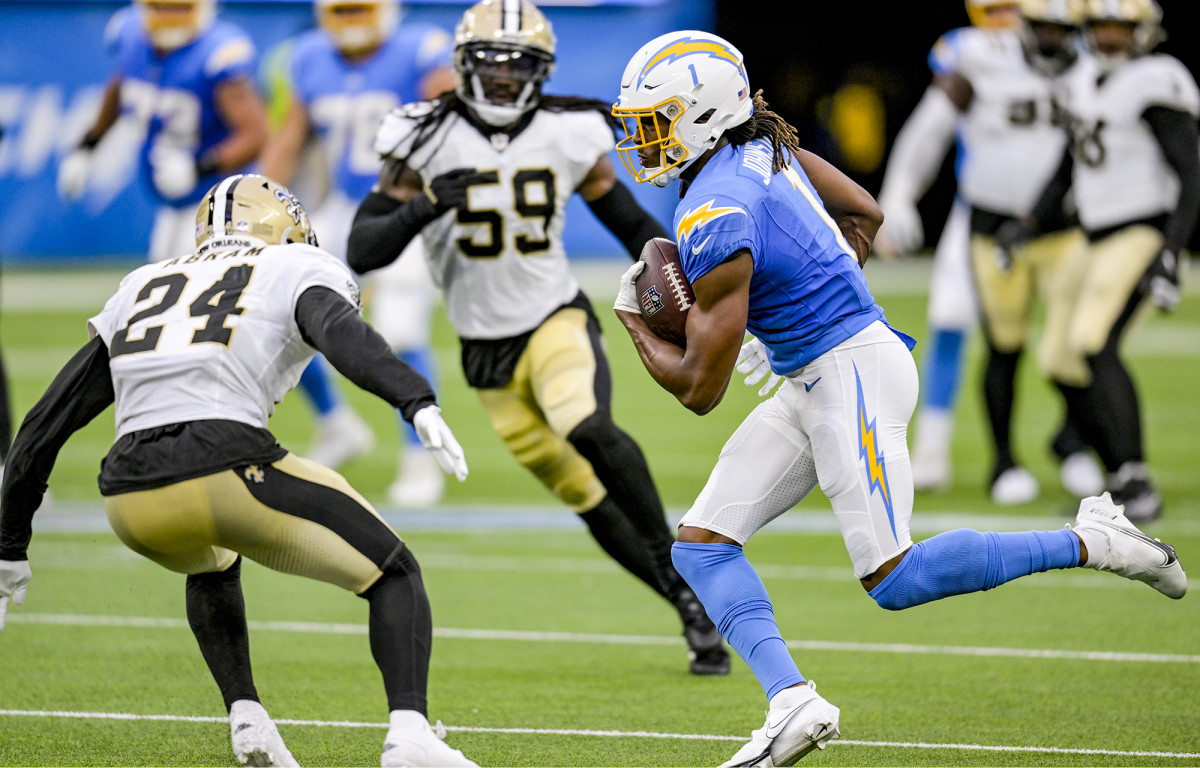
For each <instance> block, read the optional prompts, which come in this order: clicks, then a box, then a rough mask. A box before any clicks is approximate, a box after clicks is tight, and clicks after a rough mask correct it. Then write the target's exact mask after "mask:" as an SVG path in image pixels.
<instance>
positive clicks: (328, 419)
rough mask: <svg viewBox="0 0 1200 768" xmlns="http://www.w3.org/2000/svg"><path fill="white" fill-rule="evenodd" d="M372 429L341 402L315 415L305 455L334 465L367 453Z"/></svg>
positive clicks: (338, 465) (326, 464) (369, 448)
mask: <svg viewBox="0 0 1200 768" xmlns="http://www.w3.org/2000/svg"><path fill="white" fill-rule="evenodd" d="M374 447H375V433H374V432H372V431H371V428H370V427H369V426H367V423H366V422H365V421H363V420H362V417H361V416H359V415H358V414H357V413H355V412H354V410H353V409H352V408H351V407H350V406H348V405H346V404H345V403H343V404H341V405H339V406H338V407H337V408H335V409H333V410H332V411H330V412H329V413H327V414H325V415H324V416H322V417H320V418H319V419H317V431H316V435H315V436H314V437H313V442H312V445H310V446H309V449H308V453H307V454H306V455H307V456H308V458H309V459H311V460H312V461H315V462H317V463H318V464H324V465H325V466H327V467H329V468H330V469H337V468H338V467H340V466H342V465H343V464H345V463H346V462H347V461H350V460H351V459H356V458H358V457H359V456H363V455H364V454H367V453H370V452H371V449H372V448H374Z"/></svg>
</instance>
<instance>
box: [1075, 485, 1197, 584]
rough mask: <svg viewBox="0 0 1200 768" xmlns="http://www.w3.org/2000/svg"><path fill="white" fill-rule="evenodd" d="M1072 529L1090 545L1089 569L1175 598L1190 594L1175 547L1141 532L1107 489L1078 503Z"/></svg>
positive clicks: (1086, 564)
mask: <svg viewBox="0 0 1200 768" xmlns="http://www.w3.org/2000/svg"><path fill="white" fill-rule="evenodd" d="M1072 530H1073V531H1075V533H1076V535H1078V536H1079V538H1080V539H1081V540H1082V541H1083V543H1084V545H1086V546H1087V552H1088V557H1087V562H1086V563H1084V565H1085V566H1087V567H1088V568H1095V569H1096V570H1098V571H1111V572H1112V573H1115V574H1117V575H1118V576H1124V577H1125V578H1127V579H1133V580H1135V581H1142V582H1145V583H1146V584H1149V585H1150V586H1152V587H1154V588H1155V589H1157V590H1158V591H1159V592H1162V593H1163V594H1164V595H1166V596H1167V597H1170V598H1173V599H1175V600H1178V599H1179V598H1181V597H1183V596H1184V595H1185V594H1187V588H1188V584H1187V574H1186V573H1184V572H1183V566H1182V565H1180V564H1179V558H1178V557H1176V556H1175V548H1174V547H1172V546H1171V545H1170V544H1163V543H1162V542H1161V541H1159V540H1158V539H1152V538H1150V537H1149V536H1147V535H1146V534H1144V533H1142V532H1141V531H1139V530H1138V529H1137V526H1135V525H1134V524H1133V523H1131V522H1129V520H1128V518H1126V517H1125V513H1124V508H1123V507H1119V506H1117V505H1116V504H1114V503H1113V501H1112V497H1111V496H1109V495H1108V493H1107V492H1106V493H1104V494H1102V495H1100V496H1090V497H1088V498H1086V499H1084V500H1083V501H1081V502H1080V503H1079V514H1078V515H1077V516H1076V517H1075V527H1074V528H1073V529H1072Z"/></svg>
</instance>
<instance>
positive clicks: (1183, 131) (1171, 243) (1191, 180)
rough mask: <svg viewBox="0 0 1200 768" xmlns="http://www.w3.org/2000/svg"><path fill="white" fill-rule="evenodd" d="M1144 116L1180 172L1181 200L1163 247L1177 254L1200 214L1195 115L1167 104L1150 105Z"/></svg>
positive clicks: (1170, 221)
mask: <svg viewBox="0 0 1200 768" xmlns="http://www.w3.org/2000/svg"><path fill="white" fill-rule="evenodd" d="M1142 118H1143V119H1144V120H1145V121H1146V122H1147V123H1149V125H1150V130H1151V131H1152V132H1153V133H1154V137H1155V138H1156V139H1158V143H1159V146H1161V147H1162V151H1163V155H1164V156H1165V157H1166V158H1167V163H1169V164H1170V166H1171V167H1172V168H1174V169H1175V173H1176V174H1177V175H1178V176H1179V200H1178V202H1176V204H1175V210H1174V211H1172V212H1171V215H1170V218H1168V219H1167V224H1166V226H1165V227H1164V228H1163V248H1165V249H1166V250H1168V251H1170V252H1171V253H1175V254H1178V253H1179V252H1180V250H1181V249H1183V248H1184V247H1185V246H1187V243H1188V240H1189V238H1191V236H1192V229H1193V228H1194V227H1195V226H1196V216H1197V215H1198V214H1200V153H1198V152H1197V151H1196V146H1197V142H1198V140H1200V139H1198V136H1197V134H1198V131H1197V128H1196V118H1195V117H1193V116H1192V115H1189V114H1188V113H1187V112H1181V111H1179V110H1177V109H1170V108H1168V107H1150V108H1149V109H1147V110H1146V111H1145V112H1144V113H1143V114H1142Z"/></svg>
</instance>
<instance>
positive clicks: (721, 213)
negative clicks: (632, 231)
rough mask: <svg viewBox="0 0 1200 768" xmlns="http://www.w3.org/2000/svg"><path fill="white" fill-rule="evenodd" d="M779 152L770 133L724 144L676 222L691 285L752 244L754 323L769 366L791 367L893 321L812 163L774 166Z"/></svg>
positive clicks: (751, 327)
mask: <svg viewBox="0 0 1200 768" xmlns="http://www.w3.org/2000/svg"><path fill="white" fill-rule="evenodd" d="M771 152H772V151H771V144H770V142H768V141H767V140H765V139H756V140H755V141H752V142H749V143H748V144H745V145H742V146H727V147H724V148H723V149H721V150H719V151H718V152H717V153H716V154H714V155H713V156H712V158H711V159H710V160H709V161H708V163H707V164H706V165H705V166H704V168H703V169H701V171H700V173H699V174H698V175H697V176H696V178H695V179H693V180H692V184H691V186H690V187H688V190H687V193H686V194H685V195H684V197H683V199H682V200H681V201H680V202H679V205H678V207H676V209H675V222H674V227H675V239H676V242H677V243H678V244H679V255H680V259H681V260H682V262H683V270H684V274H685V275H686V276H687V278H688V280H689V281H692V282H695V281H696V280H697V279H699V278H700V277H702V276H704V275H705V274H706V273H707V272H708V271H709V270H710V269H712V268H713V267H715V266H717V265H719V264H721V263H723V262H725V261H726V260H728V259H729V258H730V257H731V256H733V255H734V254H735V253H737V252H738V251H741V250H743V249H748V250H749V251H750V253H751V255H752V256H753V258H754V275H753V277H752V278H751V280H750V311H749V317H748V319H747V323H746V328H747V330H748V331H750V333H752V334H754V335H755V336H757V337H758V338H759V339H760V340H762V342H763V344H765V345H766V348H767V356H768V358H769V359H770V361H771V369H772V370H773V371H775V372H776V373H781V374H786V373H791V372H792V371H795V370H797V369H798V368H801V367H803V366H804V365H806V364H808V363H809V362H812V361H813V360H814V359H816V358H817V357H819V356H821V355H822V354H824V353H826V352H828V351H829V350H831V349H833V348H834V347H836V346H837V345H838V344H840V343H842V342H843V341H845V340H846V339H848V338H850V337H851V336H853V335H854V334H856V333H858V332H859V331H861V330H862V329H864V328H866V327H867V326H868V325H870V324H871V323H873V322H875V321H876V320H884V321H885V322H886V320H885V318H884V315H883V310H882V309H880V308H879V307H878V306H877V305H876V304H875V300H874V298H872V296H871V292H870V290H869V289H868V288H867V281H866V279H865V278H864V277H863V273H862V270H861V269H860V268H859V266H858V259H857V257H856V256H855V254H854V249H853V248H851V247H850V244H849V243H847V242H846V239H845V237H843V236H842V233H841V230H839V229H838V226H837V223H836V222H834V220H833V217H831V216H830V215H829V213H828V212H826V210H825V206H824V204H823V203H822V202H821V198H820V197H819V196H818V195H817V192H816V190H815V189H813V186H812V183H811V182H810V181H809V180H808V176H807V175H806V174H805V173H804V170H803V169H802V168H800V166H799V165H798V164H797V163H795V162H793V163H792V164H791V165H789V166H788V167H786V168H785V169H784V170H783V171H782V172H780V173H773V172H772V170H771V156H772V155H771ZM898 335H900V337H901V338H903V339H905V343H906V344H908V346H909V348H910V349H911V348H912V346H913V343H914V342H913V341H912V339H910V338H908V337H907V336H904V335H903V334H898Z"/></svg>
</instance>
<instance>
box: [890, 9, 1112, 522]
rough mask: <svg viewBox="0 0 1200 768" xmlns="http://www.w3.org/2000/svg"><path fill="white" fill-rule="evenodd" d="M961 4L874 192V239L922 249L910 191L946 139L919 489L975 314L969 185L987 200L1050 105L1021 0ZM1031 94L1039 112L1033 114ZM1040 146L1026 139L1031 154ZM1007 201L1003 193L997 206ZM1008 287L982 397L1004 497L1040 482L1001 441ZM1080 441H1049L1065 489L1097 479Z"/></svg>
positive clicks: (941, 437) (942, 451) (948, 439)
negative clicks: (948, 164) (1034, 65)
mask: <svg viewBox="0 0 1200 768" xmlns="http://www.w3.org/2000/svg"><path fill="white" fill-rule="evenodd" d="M967 14H968V16H969V18H970V20H971V22H972V25H971V26H969V27H962V28H958V29H954V30H951V31H950V32H948V33H946V34H945V35H943V36H942V37H941V38H940V39H939V40H938V42H937V43H936V44H935V46H934V47H933V49H932V51H931V52H930V54H929V65H930V69H931V70H932V71H933V75H934V76H933V82H932V84H931V85H930V86H929V88H928V89H926V91H925V94H924V96H923V97H922V99H921V102H920V103H919V104H918V105H917V108H916V109H914V110H913V113H912V115H911V116H910V117H909V119H908V120H907V121H906V123H905V126H904V127H903V128H902V129H901V131H900V133H899V134H898V135H897V137H896V141H895V143H894V145H893V147H892V150H891V154H890V155H889V160H888V166H887V172H886V174H885V177H884V182H883V186H882V189H881V191H880V195H879V204H880V206H881V207H882V208H883V210H884V214H885V216H886V218H885V221H884V225H883V227H882V228H881V229H880V232H879V238H878V240H877V241H876V247H877V248H878V250H879V251H880V252H881V253H883V254H884V255H896V254H899V253H911V252H913V251H915V250H916V249H918V248H920V246H921V245H922V243H923V239H924V235H923V228H922V225H921V217H920V213H919V212H918V210H917V201H918V200H919V199H920V198H921V196H922V195H924V194H925V192H926V191H927V190H928V189H929V187H930V185H931V184H932V182H933V180H934V178H935V177H936V175H937V172H938V169H939V167H940V166H941V163H942V161H943V158H944V156H945V154H946V151H947V150H948V149H949V147H950V146H951V144H952V143H956V157H955V175H956V177H957V180H958V190H957V194H956V195H955V200H954V204H953V206H952V208H951V211H950V215H949V216H948V218H947V220H946V225H945V228H944V229H943V231H942V234H941V237H940V238H939V239H938V244H937V248H936V250H935V252H934V260H933V266H932V278H931V282H930V288H929V308H928V316H929V324H930V329H929V333H928V336H927V339H928V341H927V343H928V346H927V348H926V352H925V357H924V375H923V376H922V380H923V381H924V382H925V386H924V387H923V398H922V401H921V407H920V410H919V411H918V414H917V422H916V433H917V434H916V442H915V445H914V448H913V452H912V453H913V455H912V468H913V484H914V487H915V488H918V489H933V488H940V487H945V486H947V485H949V483H950V482H951V474H952V466H951V461H950V448H951V443H952V438H953V427H954V408H955V403H956V400H957V393H958V390H959V386H960V383H961V376H962V367H963V365H964V361H965V359H966V346H967V341H968V340H969V332H970V330H971V329H973V328H974V327H975V325H976V324H977V323H978V322H979V318H980V307H979V299H978V293H977V290H976V284H975V283H976V280H975V276H974V275H973V274H972V264H971V261H972V260H971V257H970V250H971V246H970V239H971V232H972V229H973V227H972V201H971V200H970V190H968V187H971V188H973V189H974V190H975V191H976V192H977V193H980V194H982V195H983V196H984V197H985V199H987V200H988V201H991V200H997V199H999V198H1000V197H1001V196H1000V195H998V194H997V193H996V190H997V189H1000V188H1007V187H1008V186H1011V185H1013V184H1019V183H1020V181H1019V180H1017V179H1014V178H1012V174H1011V168H1010V167H1006V166H1005V165H1004V163H1005V162H1013V159H1014V158H1018V162H1022V163H1027V162H1031V161H1024V160H1020V159H1019V158H1020V157H1021V152H1022V149H1021V146H1020V145H1021V143H1022V142H1023V141H1024V140H1025V139H1027V138H1028V130H1027V128H1029V127H1030V125H1037V124H1040V125H1042V126H1046V125H1047V123H1046V122H1045V121H1046V120H1048V119H1049V116H1050V115H1049V112H1048V110H1049V106H1048V104H1047V101H1048V95H1047V93H1048V90H1049V86H1048V85H1047V84H1046V83H1045V82H1044V78H1043V77H1042V76H1041V75H1038V74H1037V73H1035V72H1032V71H1031V69H1030V67H1029V66H1027V65H1026V62H1025V59H1024V53H1023V51H1022V48H1021V45H1020V44H1019V40H1018V37H1017V30H1019V29H1021V25H1022V17H1021V4H1020V3H1019V2H1015V0H1003V1H1001V0H968V1H967ZM1013 78H1015V79H1016V80H1015V82H1016V86H1015V87H1017V89H1018V90H1019V89H1020V88H1021V87H1022V85H1021V84H1023V87H1024V88H1025V90H1026V91H1027V92H1026V93H1024V94H1023V95H1022V94H1018V95H1017V96H1014V95H1013V94H1011V93H1009V92H1008V89H1009V88H1010V87H1014V86H1013V84H1012V82H1010V81H1012V80H1013ZM1031 89H1032V93H1031V92H1029V91H1031ZM980 91H982V93H981V94H980V93H979V92H980ZM977 95H978V96H979V98H976V96H977ZM1034 97H1036V98H1034ZM1039 100H1040V101H1041V108H1042V114H1040V115H1034V114H1033V109H1035V108H1036V107H1037V105H1038V101H1039ZM1031 120H1032V122H1030V121H1031ZM1023 137H1024V138H1023ZM989 142H1000V143H1001V146H992V145H991V144H990V143H989ZM1039 149H1040V148H1035V150H1034V151H1035V154H1036V152H1037V151H1038V150H1039ZM980 155H983V156H984V159H983V160H982V161H981V159H980ZM1049 172H1051V173H1052V172H1053V168H1051V169H1050V171H1049ZM1008 205H1009V203H1008V202H1003V201H1002V202H1000V204H999V207H1000V208H1002V209H1003V208H1006V207H1008ZM984 207H986V206H984ZM992 212H993V213H995V212H996V211H992ZM985 213H986V212H985ZM981 226H984V225H983V224H982V223H981ZM987 226H990V225H987ZM993 272H994V270H993ZM1018 293H1020V294H1023V295H1019V296H1013V297H1012V299H1011V301H1010V302H1008V304H1009V306H1010V307H1011V308H1012V309H1014V310H1016V311H1017V315H1018V316H1019V317H1018V318H1017V319H1014V320H1013V321H1012V323H1011V326H1010V327H1009V328H1007V329H1005V330H1003V331H1000V332H1001V333H1003V334H1006V335H1007V337H1008V338H1006V339H1004V340H1003V342H1002V345H1003V347H1004V350H1003V352H998V351H997V350H996V347H995V345H994V344H992V339H993V337H992V336H988V339H989V353H990V354H989V361H988V367H987V369H986V372H985V375H984V401H985V405H986V407H987V411H988V417H989V427H990V431H991V434H992V436H993V445H994V447H995V450H996V457H995V460H994V462H993V468H992V473H991V476H990V478H989V487H990V493H991V496H992V498H993V500H995V501H996V502H998V503H1002V504H1015V503H1021V502H1027V501H1031V500H1032V499H1034V498H1036V496H1037V494H1038V490H1039V489H1038V484H1037V480H1036V479H1035V478H1034V477H1033V475H1032V474H1030V472H1029V471H1028V470H1027V469H1025V468H1024V467H1022V466H1020V465H1019V464H1017V462H1016V460H1015V458H1014V457H1013V456H1012V451H1011V437H1010V434H1011V415H1012V402H1013V387H1014V383H1013V382H1014V380H1015V371H1016V362H1017V358H1018V355H1019V348H1020V346H1021V344H1022V343H1023V341H1024V335H1025V332H1026V330H1027V329H1026V326H1027V319H1026V320H1022V319H1020V318H1023V317H1025V314H1026V312H1027V308H1026V310H1025V311H1022V310H1021V307H1020V303H1021V301H1022V300H1024V299H1027V298H1029V296H1030V295H1031V294H1030V293H1029V291H1028V290H1024V289H1022V290H1020V291H1018ZM993 306H995V302H993ZM998 319H999V318H998V316H995V315H994V316H993V318H992V322H991V325H990V326H989V332H990V333H994V332H996V331H998V330H999V329H997V328H995V320H998ZM985 322H987V321H986V320H985ZM1014 347H1015V348H1016V350H1015V353H1014ZM1086 448H1087V446H1086V444H1085V443H1084V441H1083V440H1082V439H1081V438H1080V437H1079V436H1078V434H1077V432H1076V431H1075V430H1074V429H1071V428H1069V427H1064V428H1063V429H1062V430H1060V432H1059V434H1058V435H1057V436H1056V438H1055V443H1054V446H1053V450H1054V452H1055V454H1056V456H1057V457H1058V458H1059V459H1060V460H1061V461H1062V466H1061V471H1060V475H1061V479H1062V482H1063V485H1064V486H1065V487H1067V488H1068V489H1069V490H1070V492H1071V493H1073V494H1075V495H1081V496H1082V495H1088V494H1091V493H1097V492H1099V490H1100V485H1101V478H1100V471H1099V469H1098V467H1097V466H1096V462H1095V459H1094V458H1092V456H1091V455H1090V454H1089V453H1088V452H1087V450H1086Z"/></svg>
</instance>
